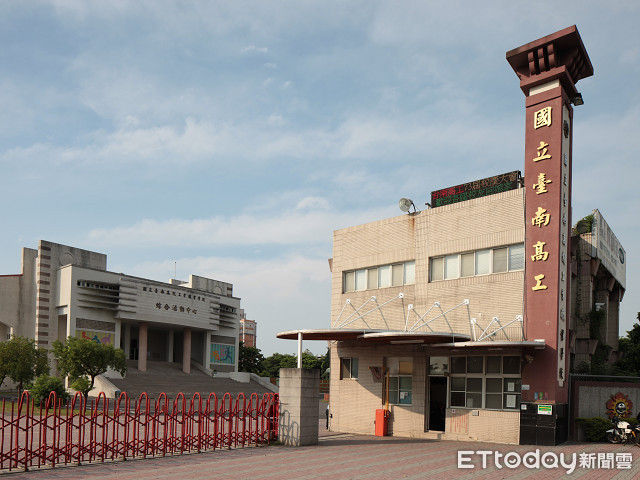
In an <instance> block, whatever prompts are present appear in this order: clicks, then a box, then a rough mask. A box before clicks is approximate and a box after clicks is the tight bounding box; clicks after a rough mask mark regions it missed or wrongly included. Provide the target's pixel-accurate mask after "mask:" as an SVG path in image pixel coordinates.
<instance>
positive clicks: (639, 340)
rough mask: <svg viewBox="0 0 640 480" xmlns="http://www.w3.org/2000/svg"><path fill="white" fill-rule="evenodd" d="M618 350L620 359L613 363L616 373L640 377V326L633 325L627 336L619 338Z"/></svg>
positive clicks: (639, 314)
mask: <svg viewBox="0 0 640 480" xmlns="http://www.w3.org/2000/svg"><path fill="white" fill-rule="evenodd" d="M638 321H640V312H639V313H638ZM618 350H619V351H620V352H621V353H622V358H621V359H620V360H618V361H617V362H616V363H615V369H616V373H617V374H618V375H630V376H640V324H638V323H635V324H634V325H633V328H632V329H631V330H629V331H627V336H626V337H622V338H620V342H619V344H618Z"/></svg>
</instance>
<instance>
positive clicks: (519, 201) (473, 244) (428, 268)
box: [330, 188, 536, 443]
mask: <svg viewBox="0 0 640 480" xmlns="http://www.w3.org/2000/svg"><path fill="white" fill-rule="evenodd" d="M523 193H524V189H522V188H518V189H515V190H511V191H507V192H503V193H499V194H496V195H491V196H486V197H482V198H476V199H473V200H469V201H466V202H461V203H455V204H452V205H446V206H443V207H438V208H434V209H428V210H424V211H422V212H417V213H410V214H405V215H401V216H398V217H394V218H390V219H385V220H380V221H377V222H372V223H369V224H366V225H359V226H355V227H350V228H346V229H343V230H338V231H336V232H334V251H333V259H332V262H331V264H332V302H331V312H332V315H331V317H332V327H334V328H339V327H342V328H343V329H361V330H363V331H375V330H381V331H406V332H411V333H412V335H409V336H407V338H395V337H394V338H389V340H388V341H387V340H383V339H379V341H375V340H371V342H367V341H364V342H363V341H362V340H361V339H357V340H346V341H340V342H332V348H331V365H332V369H331V406H330V408H331V413H332V419H331V428H332V429H333V430H335V431H346V432H358V433H367V434H372V433H374V429H375V425H374V420H375V412H376V410H377V409H381V408H383V407H384V405H385V404H386V403H387V402H386V397H387V396H388V397H389V402H388V403H389V409H390V412H391V414H390V418H389V420H388V431H389V433H390V434H393V435H401V436H409V437H426V438H451V439H469V438H472V439H476V440H485V441H500V442H507V443H518V430H519V428H518V427H519V421H520V420H519V396H520V361H521V358H523V357H524V355H525V354H526V349H527V348H536V346H534V345H533V344H531V345H529V344H526V343H522V341H523V340H524V337H523V332H522V320H521V319H522V312H523V281H524V270H523V267H524V250H523V248H522V247H523V242H524V195H523ZM373 297H375V299H373ZM466 301H468V304H467V302H466ZM443 312H447V313H445V314H443ZM427 321H429V323H428V324H424V323H425V322H427ZM492 322H493V323H492ZM498 322H499V323H498ZM421 324H423V325H422V326H421ZM507 325H508V326H507ZM500 326H506V328H503V329H500ZM487 328H488V330H486V331H485V334H490V333H493V335H491V336H490V337H489V338H491V340H487V342H484V343H483V344H480V342H477V343H475V342H472V341H473V340H478V339H479V338H480V336H481V334H482V332H483V331H484V330H485V329H487ZM450 333H456V334H458V335H459V336H458V337H457V338H456V339H457V340H463V341H464V340H466V342H464V344H465V345H462V346H460V348H452V347H450V346H444V345H447V344H448V343H450V342H449V341H448V340H447V336H448V335H449V334H450ZM430 338H433V341H434V342H437V343H435V344H434V343H432V340H431V339H430ZM508 340H511V341H512V343H508V342H507V341H508ZM492 344H495V345H494V347H495V348H491V347H492ZM472 345H475V347H474V346H472ZM452 357H455V360H453V361H452ZM349 362H350V364H349ZM454 362H455V363H454ZM472 363H473V365H472ZM463 364H466V365H463ZM514 365H517V367H515V369H514ZM470 371H477V373H470ZM467 378H473V379H474V380H472V381H471V382H470V383H468V382H467ZM487 381H488V382H487ZM476 385H477V386H479V391H478V392H475V391H472V390H473V388H474V387H475V386H476ZM456 388H459V390H458V391H456V390H455V389H456ZM387 389H389V393H388V394H387ZM474 401H475V402H476V403H475V404H474ZM485 403H491V406H493V407H496V406H499V408H484V404H485ZM498 404H499V405H498ZM467 405H473V408H467Z"/></svg>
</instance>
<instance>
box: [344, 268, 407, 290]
mask: <svg viewBox="0 0 640 480" xmlns="http://www.w3.org/2000/svg"><path fill="white" fill-rule="evenodd" d="M413 283H416V262H414V261H411V262H404V263H394V264H392V265H380V266H378V267H371V268H361V269H359V270H351V271H347V272H344V274H343V282H342V285H343V288H342V290H343V292H344V293H346V292H357V291H361V290H371V289H374V288H385V287H396V286H401V285H410V284H413Z"/></svg>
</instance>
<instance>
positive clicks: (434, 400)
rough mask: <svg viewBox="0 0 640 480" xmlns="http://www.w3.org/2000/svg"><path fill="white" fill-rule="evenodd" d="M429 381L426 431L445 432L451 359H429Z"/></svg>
mask: <svg viewBox="0 0 640 480" xmlns="http://www.w3.org/2000/svg"><path fill="white" fill-rule="evenodd" d="M428 371H429V374H428V375H429V376H428V381H427V402H426V410H427V411H426V412H425V413H426V414H427V415H426V419H425V427H426V430H430V431H438V432H444V430H445V425H446V411H447V377H446V376H445V375H446V374H447V373H448V372H449V357H429V370H428Z"/></svg>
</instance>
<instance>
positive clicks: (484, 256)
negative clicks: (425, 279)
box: [429, 243, 524, 282]
mask: <svg viewBox="0 0 640 480" xmlns="http://www.w3.org/2000/svg"><path fill="white" fill-rule="evenodd" d="M429 265H430V272H429V273H430V274H429V278H430V279H431V280H430V281H432V282H437V281H440V280H451V279H455V278H461V277H475V276H479V275H489V274H491V273H502V272H511V271H515V270H523V269H524V244H522V243H520V244H517V245H509V246H507V247H499V248H492V249H485V250H476V251H474V252H464V253H455V254H452V255H445V256H443V257H434V258H431V259H430V261H429Z"/></svg>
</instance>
